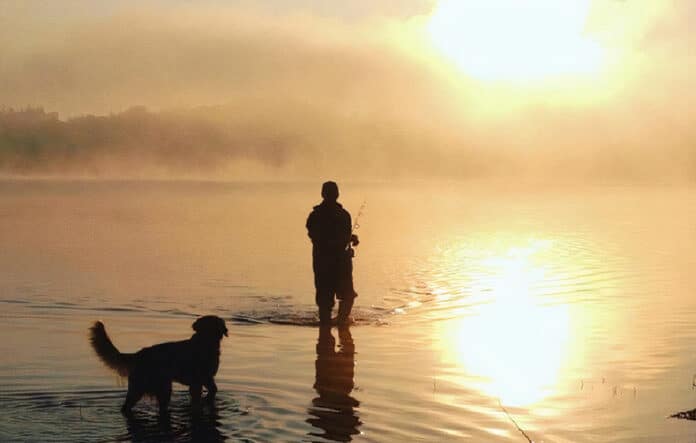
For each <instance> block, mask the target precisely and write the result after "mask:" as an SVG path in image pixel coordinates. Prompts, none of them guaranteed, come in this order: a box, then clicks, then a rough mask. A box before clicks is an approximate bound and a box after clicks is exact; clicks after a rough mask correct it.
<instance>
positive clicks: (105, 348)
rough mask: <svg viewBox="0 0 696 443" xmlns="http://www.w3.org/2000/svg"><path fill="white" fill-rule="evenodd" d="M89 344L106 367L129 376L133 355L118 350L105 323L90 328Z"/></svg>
mask: <svg viewBox="0 0 696 443" xmlns="http://www.w3.org/2000/svg"><path fill="white" fill-rule="evenodd" d="M89 342H90V343H91V344H92V347H93V348H94V352H96V353H97V356H99V359H100V360H101V361H102V362H103V363H104V364H105V365H106V366H108V367H109V368H111V369H113V370H114V371H116V372H118V374H119V375H120V376H122V377H127V376H128V374H129V373H130V372H131V369H132V367H133V354H122V353H121V352H119V350H118V349H116V346H114V344H113V343H111V339H110V338H109V336H108V335H107V334H106V330H105V329H104V323H102V322H100V321H98V322H96V323H94V325H93V326H92V327H91V328H89Z"/></svg>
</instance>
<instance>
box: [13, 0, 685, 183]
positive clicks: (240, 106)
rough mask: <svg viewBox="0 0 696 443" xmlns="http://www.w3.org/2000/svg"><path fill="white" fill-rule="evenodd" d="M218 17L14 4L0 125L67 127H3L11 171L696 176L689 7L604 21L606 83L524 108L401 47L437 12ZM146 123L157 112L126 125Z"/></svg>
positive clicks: (600, 17)
mask: <svg viewBox="0 0 696 443" xmlns="http://www.w3.org/2000/svg"><path fill="white" fill-rule="evenodd" d="M32 2H34V0H31V1H30V2H29V3H32ZM49 3H50V2H49ZM213 3H215V2H209V3H208V4H207V6H203V7H201V6H196V7H195V8H194V7H193V6H191V5H190V4H188V3H178V4H176V6H171V5H172V4H174V3H170V2H166V3H158V2H155V1H151V2H148V3H147V4H146V6H145V7H140V8H137V9H136V8H133V7H132V6H130V7H117V6H114V5H115V4H114V3H109V2H104V3H100V4H99V5H100V6H99V7H98V8H97V6H94V7H93V9H90V10H88V11H84V10H83V9H81V7H82V6H84V2H79V1H68V2H66V3H64V4H63V5H64V8H65V10H66V12H65V13H64V14H63V15H61V14H59V11H56V10H53V12H51V13H45V14H44V15H41V14H38V15H32V14H31V11H30V9H31V8H28V7H22V3H20V2H8V5H14V6H13V8H11V9H9V11H10V13H9V14H8V15H5V16H4V17H5V18H4V19H3V18H0V25H2V26H0V51H1V52H2V53H3V58H2V59H0V84H2V85H4V87H3V88H0V105H2V106H5V107H14V108H21V107H24V106H27V105H35V106H43V107H45V108H46V109H47V110H49V111H59V112H60V113H61V116H63V120H58V119H57V118H56V117H50V118H48V120H49V121H50V120H52V122H51V123H46V121H44V120H46V119H45V118H43V117H41V118H38V120H40V121H42V123H40V124H38V123H37V124H36V125H35V126H33V127H32V128H33V129H27V128H29V126H25V127H24V129H21V130H20V129H19V127H18V126H17V125H16V124H15V123H7V121H9V120H12V119H15V118H16V117H17V116H16V115H15V116H14V117H13V116H11V115H10V114H7V115H4V116H3V118H4V120H3V121H4V122H5V123H3V124H4V126H3V127H0V169H2V170H3V171H4V172H6V173H8V172H9V173H60V172H65V173H88V174H125V175H127V174H141V175H147V174H148V173H154V172H157V173H163V174H175V175H186V174H199V175H215V176H217V175H221V176H230V175H232V176H234V174H237V173H240V171H246V172H249V171H253V174H255V173H259V174H271V175H273V176H277V175H278V174H287V175H289V176H306V175H312V174H317V173H319V172H320V173H321V175H324V176H328V175H342V176H355V175H359V176H369V177H384V176H406V177H413V176H443V175H444V176H448V177H482V176H494V177H520V178H525V177H532V178H544V179H549V180H558V179H566V178H568V177H576V178H581V179H584V178H588V177H600V178H603V177H619V178H628V179H651V180H654V179H659V180H662V179H664V178H665V177H679V178H683V177H690V176H693V174H694V173H696V160H695V159H696V157H695V156H694V154H693V151H694V149H693V146H694V140H695V139H696V131H695V130H694V129H692V125H691V121H692V120H693V114H692V112H693V111H692V109H694V107H693V104H694V101H695V98H696V94H695V93H694V91H692V88H691V83H692V80H691V77H692V76H691V73H692V72H694V69H693V68H694V56H692V55H691V53H690V47H692V46H690V44H691V43H693V37H691V33H690V32H689V25H690V24H691V23H693V20H694V19H696V17H694V16H695V15H696V14H695V13H694V7H693V6H691V3H689V2H687V1H685V0H679V1H678V2H673V3H670V5H671V6H669V7H667V6H664V4H661V5H657V6H656V4H657V3H659V2H649V1H647V0H636V1H629V2H617V1H608V0H607V1H604V2H595V7H594V9H593V12H592V14H591V17H590V21H589V22H588V29H587V32H588V33H591V34H592V35H593V36H594V37H595V38H597V39H598V41H600V42H601V43H602V45H603V46H604V47H605V48H607V53H608V57H609V58H610V60H609V61H610V63H609V64H608V68H607V70H606V72H605V73H604V74H603V76H604V77H603V78H600V79H594V80H592V79H591V80H587V81H571V82H566V83H564V82H563V81H559V82H558V83H557V84H554V83H550V84H549V85H545V86H543V87H539V88H536V89H534V88H531V89H528V90H523V91H520V90H516V89H515V87H507V86H505V85H498V84H493V85H490V84H483V83H478V82H475V81H473V80H471V79H468V78H467V77H466V73H463V74H462V73H459V72H453V71H448V70H447V68H443V65H442V64H441V63H439V62H437V61H436V60H435V57H434V56H433V55H432V54H425V53H423V51H422V48H421V47H418V46H409V42H407V41H405V40H403V39H400V36H401V34H398V33H397V34H390V31H391V30H393V29H394V28H397V29H406V28H408V27H409V26H411V25H412V21H413V20H414V17H416V18H417V19H418V17H420V19H422V18H423V16H422V14H427V12H428V10H429V8H431V7H432V4H431V2H426V1H423V2H421V1H416V0H414V1H412V2H409V3H401V2H393V1H387V0H384V1H379V2H363V1H360V2H356V3H351V4H350V5H348V4H343V5H342V6H340V7H336V8H334V7H331V8H329V7H327V6H321V5H319V4H318V3H316V2H314V1H313V0H305V1H302V2H300V3H296V4H295V3H292V4H291V2H284V1H276V2H271V1H268V2H265V4H264V5H262V6H258V4H256V3H255V2H238V3H237V4H236V5H237V6H236V7H235V8H230V7H223V6H219V5H214V6H211V5H213ZM322 5H325V4H324V3H322ZM400 5H401V6H400ZM404 5H406V7H404ZM6 10H7V9H6ZM77 11H82V12H77ZM44 12H46V11H44ZM8 17H10V18H8ZM56 17H59V18H56ZM689 17H690V18H689ZM49 24H50V26H49ZM404 32H405V31H404ZM395 35H396V37H395ZM19 37H21V38H19ZM689 42H691V43H689ZM134 105H142V106H145V109H136V110H132V109H131V110H130V111H126V110H128V109H129V108H131V107H132V106H134ZM35 123H36V122H35ZM22 131H24V132H22ZM27 131H28V132H27ZM32 137H33V138H32ZM10 139H11V140H13V142H12V143H10V142H9V141H8V140H10ZM32 140H33V141H32ZM37 146H39V148H37ZM37 153H40V155H39V154H37ZM240 165H243V166H240ZM250 165H253V166H250ZM253 174H252V175H253Z"/></svg>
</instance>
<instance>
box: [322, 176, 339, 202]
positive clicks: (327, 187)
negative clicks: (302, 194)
mask: <svg viewBox="0 0 696 443" xmlns="http://www.w3.org/2000/svg"><path fill="white" fill-rule="evenodd" d="M321 197H322V198H323V199H324V200H327V201H332V202H334V201H336V200H338V185H337V184H336V182H331V181H328V182H325V183H324V184H323V185H321Z"/></svg>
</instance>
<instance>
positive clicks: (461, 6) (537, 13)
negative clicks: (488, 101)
mask: <svg viewBox="0 0 696 443" xmlns="http://www.w3.org/2000/svg"><path fill="white" fill-rule="evenodd" d="M590 1H591V0H564V1H558V0H525V1H520V0H439V3H438V4H437V7H436V9H435V11H434V12H433V15H432V16H431V17H430V20H429V22H428V35H429V37H430V39H431V41H432V44H433V46H434V47H435V48H436V49H437V50H438V51H439V52H440V53H441V54H442V55H444V56H445V57H446V58H448V59H449V60H450V61H451V62H453V63H454V64H455V65H456V66H457V67H459V68H460V69H461V70H462V71H464V73H466V74H467V75H470V76H472V77H475V78H478V79H481V80H492V81H498V80H506V81H522V82H526V81H535V80H541V79H546V78H551V77H560V76H567V75H571V76H573V75H588V74H595V73H597V72H598V71H599V69H600V68H601V66H602V50H601V47H600V46H599V45H598V44H597V42H595V41H593V40H592V39H591V38H590V37H589V36H587V35H586V34H585V26H586V20H587V17H588V14H589V11H590V6H591V5H590Z"/></svg>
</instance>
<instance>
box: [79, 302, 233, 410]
mask: <svg viewBox="0 0 696 443" xmlns="http://www.w3.org/2000/svg"><path fill="white" fill-rule="evenodd" d="M192 328H193V330H194V331H195V333H194V334H193V335H192V336H191V338H190V339H188V340H182V341H176V342H168V343H160V344H157V345H154V346H150V347H148V348H143V349H141V350H140V351H138V352H135V353H132V354H126V353H121V352H120V351H119V350H118V349H116V346H114V344H113V343H112V342H111V339H109V336H108V335H107V334H106V330H105V329H104V324H103V323H102V322H100V321H98V322H96V323H94V325H93V326H92V327H91V328H90V336H89V340H90V343H91V344H92V347H93V348H94V351H95V352H96V353H97V356H99V359H100V360H101V361H102V362H103V363H104V364H105V365H106V366H108V367H109V368H111V369H113V370H114V371H116V372H118V373H119V375H121V376H124V377H128V393H127V394H126V401H125V403H124V404H123V407H122V408H121V411H122V412H123V413H124V414H128V413H129V412H130V410H131V409H132V408H133V406H134V405H135V404H136V403H137V402H138V400H140V398H141V397H142V396H143V395H146V394H147V395H152V396H154V397H156V398H157V402H158V404H159V412H160V415H163V414H165V413H166V412H167V408H168V406H169V400H170V398H171V394H172V382H174V381H176V382H179V383H181V384H183V385H186V386H188V387H189V392H190V393H191V402H192V404H194V405H198V404H199V402H200V399H201V392H202V388H203V386H205V388H206V389H207V390H208V399H209V400H213V399H214V398H215V393H216V392H217V386H216V385H215V380H214V377H215V374H216V373H217V370H218V366H219V364H220V341H221V340H222V337H223V336H225V337H227V326H225V321H224V320H223V319H221V318H220V317H216V316H214V315H206V316H205V317H201V318H199V319H198V320H196V321H195V322H194V323H193V325H192Z"/></svg>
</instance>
